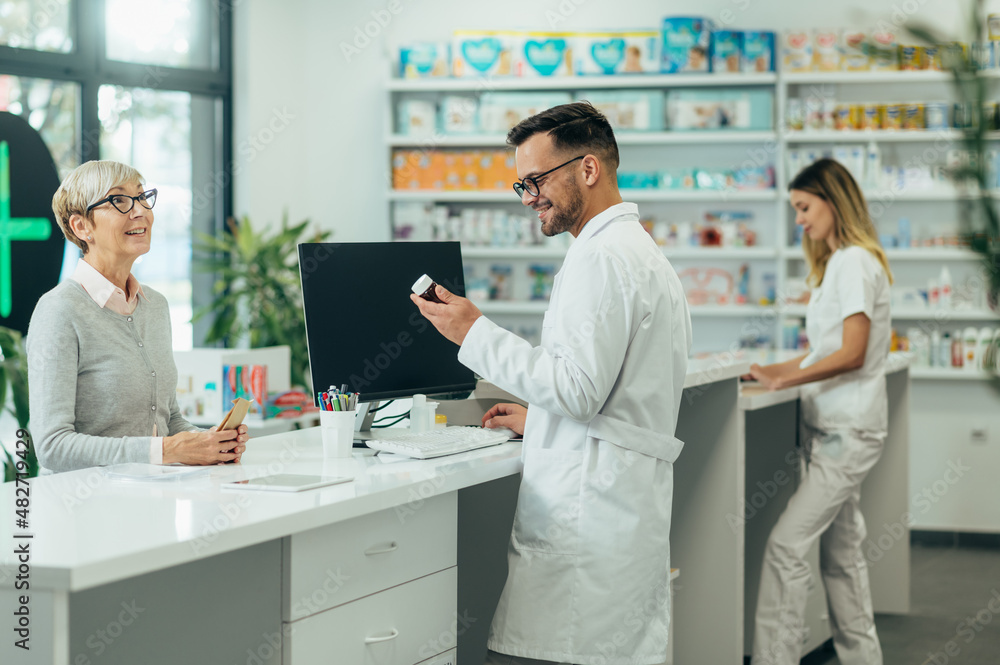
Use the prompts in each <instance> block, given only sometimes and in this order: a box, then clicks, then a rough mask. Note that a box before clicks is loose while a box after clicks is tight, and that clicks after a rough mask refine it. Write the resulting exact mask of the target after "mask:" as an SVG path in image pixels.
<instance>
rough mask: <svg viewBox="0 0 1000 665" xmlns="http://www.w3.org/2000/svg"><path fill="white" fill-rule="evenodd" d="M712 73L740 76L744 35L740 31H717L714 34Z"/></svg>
mask: <svg viewBox="0 0 1000 665" xmlns="http://www.w3.org/2000/svg"><path fill="white" fill-rule="evenodd" d="M711 52H712V72H714V73H716V74H723V73H726V74H738V73H739V72H740V70H741V69H742V67H741V62H740V61H741V58H742V54H743V33H742V32H740V31H739V30H716V31H715V32H713V33H712V47H711Z"/></svg>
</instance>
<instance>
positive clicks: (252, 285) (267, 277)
mask: <svg viewBox="0 0 1000 665" xmlns="http://www.w3.org/2000/svg"><path fill="white" fill-rule="evenodd" d="M227 225H228V227H229V233H228V234H225V236H224V237H222V238H216V237H213V236H210V235H207V234H204V233H200V234H198V236H199V237H198V239H199V242H198V243H196V245H195V250H196V251H198V252H201V253H203V254H205V255H207V257H208V258H198V259H195V262H194V264H195V270H197V271H199V272H211V273H215V274H216V275H217V276H218V279H217V280H216V282H215V285H214V286H213V289H212V290H213V294H214V295H213V299H212V302H211V303H210V304H208V305H207V306H205V307H202V308H199V310H198V311H197V312H195V315H194V320H196V321H197V320H198V319H200V318H202V317H204V316H206V315H209V314H212V315H214V319H213V320H212V325H211V326H210V327H209V330H208V333H207V335H206V336H205V341H206V342H219V341H222V342H225V343H226V344H227V345H235V344H237V343H240V342H243V341H249V344H250V347H251V348H257V347H262V346H276V345H286V346H288V347H289V348H290V349H291V381H292V385H293V386H303V387H306V388H307V389H308V388H309V383H310V382H309V376H308V375H309V372H308V369H309V353H308V349H307V347H306V329H305V316H304V315H303V312H302V288H301V285H300V283H299V271H298V257H297V250H296V246H297V245H298V244H299V243H300V242H321V241H323V240H325V239H326V238H327V237H329V235H330V233H329V232H328V231H324V232H319V231H317V232H316V233H314V234H313V235H312V236H310V237H307V238H305V239H304V240H303V239H302V236H303V234H305V233H306V227H307V226H309V220H305V221H303V222H300V223H299V224H297V225H295V226H289V225H288V215H287V213H286V214H285V215H283V216H282V220H281V227H280V228H279V229H277V230H275V231H274V232H273V233H269V232H267V231H257V230H255V229H254V228H253V226H252V225H251V223H250V219H249V218H248V217H246V216H244V217H243V219H242V220H240V221H239V222H237V221H236V220H235V219H232V218H230V219H229V221H228V224H227ZM309 392H311V391H309Z"/></svg>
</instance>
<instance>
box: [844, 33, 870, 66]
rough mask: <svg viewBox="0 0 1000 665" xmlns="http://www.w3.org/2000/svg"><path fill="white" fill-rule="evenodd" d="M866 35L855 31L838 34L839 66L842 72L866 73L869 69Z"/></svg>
mask: <svg viewBox="0 0 1000 665" xmlns="http://www.w3.org/2000/svg"><path fill="white" fill-rule="evenodd" d="M867 39H868V35H867V34H866V33H864V32H859V31H857V30H853V31H851V30H844V31H843V32H841V33H840V50H841V60H840V65H841V68H842V69H843V70H844V71H848V72H866V71H868V70H869V69H871V57H870V56H869V53H868V51H867V49H866V46H865V43H866V41H867Z"/></svg>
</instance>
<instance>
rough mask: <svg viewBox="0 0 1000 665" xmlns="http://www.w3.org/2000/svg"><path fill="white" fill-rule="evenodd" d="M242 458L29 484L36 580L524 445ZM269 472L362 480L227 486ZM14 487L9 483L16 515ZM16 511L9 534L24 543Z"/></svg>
mask: <svg viewBox="0 0 1000 665" xmlns="http://www.w3.org/2000/svg"><path fill="white" fill-rule="evenodd" d="M750 362H751V361H750V360H749V359H747V358H745V357H743V356H742V354H714V355H708V356H704V357H699V358H694V359H692V360H691V361H690V362H689V365H688V373H687V379H686V381H685V384H684V385H685V388H691V387H695V386H700V385H705V384H708V383H714V382H716V381H724V380H730V379H735V378H737V377H739V376H741V375H742V374H745V373H746V372H747V371H748V370H749V369H750ZM251 444H252V445H250V446H248V449H247V452H246V453H245V454H244V455H243V461H242V464H240V465H234V466H215V467H206V468H205V469H203V470H200V474H199V475H197V476H193V477H190V478H187V479H176V480H156V481H149V480H147V481H129V480H121V479H117V478H112V477H109V476H108V475H107V474H106V473H105V472H104V471H103V470H102V469H101V468H99V467H98V468H92V469H81V470H78V471H72V472H68V473H60V474H54V475H50V476H43V477H40V478H36V479H33V480H32V481H30V483H29V484H30V487H31V497H30V501H31V503H30V508H29V511H30V513H29V517H28V522H29V529H28V531H27V533H32V534H34V537H33V538H32V539H31V540H30V543H31V546H30V550H31V561H30V564H31V585H32V588H36V589H38V588H50V589H63V590H69V591H76V590H81V589H87V588H90V587H93V586H97V585H100V584H106V583H108V582H112V581H115V580H119V579H124V578H127V577H131V576H134V575H140V574H143V573H147V572H151V571H155V570H159V569H162V568H165V567H168V566H175V565H179V564H183V563H186V562H189V561H194V560H197V559H200V558H203V557H205V556H211V555H215V554H221V553H224V552H229V551H232V550H235V549H238V548H241V547H247V546H250V545H254V544H257V543H262V542H266V541H269V540H273V539H276V538H282V537H285V536H288V535H291V534H293V533H298V532H301V531H304V530H307V529H312V528H315V527H319V526H323V525H326V524H332V523H335V522H338V521H342V520H346V519H350V518H352V517H358V516H361V515H366V514H370V513H374V512H377V511H380V510H385V509H389V508H395V507H404V506H406V505H407V504H413V503H417V502H420V501H422V500H424V499H426V498H428V497H430V496H435V495H438V494H444V493H447V492H451V491H454V490H458V489H462V488H464V487H469V486H472V485H476V484H479V483H484V482H488V481H490V480H495V479H497V478H502V477H505V476H509V475H513V474H516V473H519V472H520V470H521V458H520V451H521V446H520V444H519V443H508V444H503V445H501V446H496V447H492V448H484V449H481V450H476V451H472V452H468V453H462V454H459V455H450V456H446V457H441V458H438V459H434V460H427V461H416V460H403V461H388V458H383V457H382V456H379V457H373V456H370V455H365V454H363V453H361V452H356V453H355V454H354V456H353V457H352V458H351V459H343V460H337V459H324V458H323V456H322V446H321V443H320V435H319V429H318V428H310V429H304V430H298V431H294V432H288V433H283V434H275V435H272V436H265V437H255V438H253V439H252V441H251ZM268 473H300V474H310V475H315V474H322V475H334V476H340V475H349V476H353V477H354V481H353V482H351V483H344V484H340V485H332V486H328V487H324V488H320V489H315V490H308V491H305V492H298V493H285V492H268V491H259V490H258V491H231V490H223V489H222V488H221V484H222V483H223V482H225V481H230V480H240V479H243V478H248V477H255V476H263V475H267V474H268ZM15 498H16V497H15V484H14V483H4V484H2V485H0V505H2V506H6V507H8V510H9V513H13V507H14V500H15ZM14 518H15V516H14V515H13V514H8V515H5V516H4V517H3V518H2V519H0V542H2V543H5V544H11V543H15V542H21V541H17V540H15V539H14V538H13V536H14V534H15V533H17V534H23V533H26V531H24V530H22V529H15V527H14ZM16 568H17V561H16V559H15V557H14V555H13V546H8V547H5V548H4V551H3V552H2V554H0V588H2V587H10V586H12V585H13V583H14V576H13V572H12V571H14V570H16Z"/></svg>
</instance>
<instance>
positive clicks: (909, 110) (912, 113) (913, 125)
mask: <svg viewBox="0 0 1000 665" xmlns="http://www.w3.org/2000/svg"><path fill="white" fill-rule="evenodd" d="M924 114H925V108H924V105H923V104H921V103H918V102H913V103H909V104H903V129H924V128H926V127H927V122H926V120H925V118H926V116H925V115H924Z"/></svg>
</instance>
